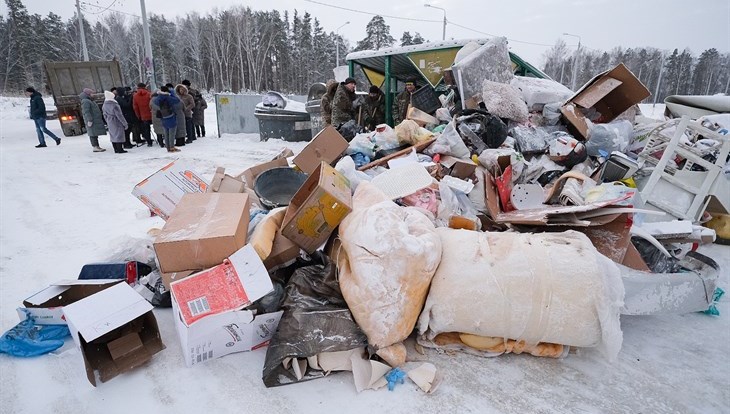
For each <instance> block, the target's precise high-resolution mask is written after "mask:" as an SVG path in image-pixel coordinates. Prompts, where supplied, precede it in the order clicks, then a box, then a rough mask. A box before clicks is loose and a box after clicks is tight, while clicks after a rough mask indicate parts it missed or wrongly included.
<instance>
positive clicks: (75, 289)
mask: <svg viewBox="0 0 730 414" xmlns="http://www.w3.org/2000/svg"><path fill="white" fill-rule="evenodd" d="M119 282H121V280H120V279H111V280H110V279H96V280H92V279H88V280H63V281H59V282H56V283H54V284H52V285H50V286H48V287H47V288H45V289H43V290H41V291H39V292H37V293H35V294H34V295H32V296H30V297H29V298H27V299H25V300H24V301H23V306H25V308H18V316H20V320H24V319H25V317H26V314H28V315H30V316H31V317H33V319H34V320H35V323H36V324H38V325H66V318H65V317H64V316H63V307H64V306H66V305H70V304H72V303H74V302H76V301H79V300H81V299H83V298H85V297H87V296H91V295H93V294H95V293H97V292H101V291H102V290H104V289H106V288H108V287H111V286H113V285H115V284H117V283H119Z"/></svg>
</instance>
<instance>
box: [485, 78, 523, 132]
mask: <svg viewBox="0 0 730 414" xmlns="http://www.w3.org/2000/svg"><path fill="white" fill-rule="evenodd" d="M482 100H483V101H484V105H485V106H486V107H487V112H489V113H490V114H492V115H496V116H498V117H500V118H507V119H511V120H513V121H517V122H525V121H527V116H528V112H527V105H526V104H525V101H523V100H522V96H520V92H519V91H518V90H517V89H515V88H514V87H513V86H512V85H510V84H504V83H499V82H492V81H490V80H484V82H482Z"/></svg>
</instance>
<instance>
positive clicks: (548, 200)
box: [0, 40, 730, 392]
mask: <svg viewBox="0 0 730 414" xmlns="http://www.w3.org/2000/svg"><path fill="white" fill-rule="evenodd" d="M464 49H466V50H467V51H468V50H471V53H468V54H467V53H466V52H465V53H464V54H462V56H457V63H456V64H455V65H454V66H453V67H452V68H451V70H452V71H453V79H455V81H454V84H453V85H451V89H450V91H449V92H448V93H447V94H445V96H444V97H443V99H442V100H441V102H442V104H443V105H442V107H441V108H438V109H436V110H435V111H433V112H432V113H427V112H425V111H422V110H419V109H418V108H410V109H409V111H408V119H406V120H404V121H403V122H402V123H400V124H399V125H396V126H395V128H391V127H389V126H388V125H379V126H378V127H377V128H376V130H375V131H374V132H371V133H366V134H357V135H355V136H354V137H353V138H352V139H351V140H349V141H348V140H346V139H344V138H343V136H342V135H341V134H340V133H339V132H338V131H337V130H335V129H334V128H333V127H331V126H328V127H325V128H324V129H323V130H322V131H320V132H319V133H318V134H317V135H316V136H315V137H314V138H313V139H312V140H311V141H310V142H309V144H308V145H307V146H306V147H305V148H304V149H303V150H302V151H301V152H300V153H299V154H297V155H296V156H295V155H294V154H293V153H292V152H291V151H289V150H284V151H282V153H281V154H279V155H278V156H277V157H275V158H274V159H272V160H271V161H269V162H266V163H263V164H260V165H256V166H253V167H251V168H248V169H247V170H245V171H244V172H242V173H241V174H239V175H237V176H232V175H228V174H226V173H225V169H223V168H219V169H218V170H217V171H216V174H215V176H214V177H213V179H212V181H211V182H207V181H206V180H204V179H203V178H201V177H200V175H199V174H197V173H195V172H194V171H192V170H191V169H190V168H188V167H187V166H185V165H184V163H183V162H182V161H175V162H173V163H171V164H169V165H166V166H164V167H163V168H162V169H160V170H159V171H158V172H156V173H155V174H153V175H151V176H150V177H148V178H147V179H145V180H144V181H142V182H141V183H139V184H138V185H137V186H136V187H135V188H134V190H133V194H134V195H135V196H136V197H137V198H139V199H140V200H141V201H142V202H143V203H144V204H145V205H146V206H148V207H149V209H150V211H152V212H153V213H154V214H156V215H158V216H159V217H161V218H163V219H164V220H165V221H166V222H165V225H164V227H163V228H162V229H160V230H159V231H158V232H157V233H156V234H155V240H154V243H153V247H154V257H153V258H152V260H145V259H140V261H141V262H144V263H138V262H137V261H134V260H132V259H134V258H132V257H130V258H129V259H130V260H132V261H130V262H129V263H126V264H123V268H121V269H120V268H116V269H115V270H114V271H110V272H108V273H109V274H106V275H105V274H102V273H103V272H100V271H96V272H92V275H96V276H98V277H99V278H98V279H89V277H88V276H87V277H84V278H81V280H78V281H72V282H62V283H59V284H57V285H54V286H51V287H49V288H48V289H47V290H46V291H43V292H40V293H38V294H36V295H33V296H32V297H30V298H28V299H26V300H25V301H24V302H23V305H24V307H23V308H21V309H20V313H21V314H22V318H23V319H24V320H25V321H24V322H23V323H21V324H20V325H18V327H16V328H14V330H11V331H10V332H8V333H6V335H5V336H4V337H3V341H4V342H3V343H4V344H7V343H8V342H13V341H15V345H18V344H19V343H20V345H21V346H20V347H19V348H23V349H31V345H33V344H30V342H32V341H31V340H30V339H29V337H28V335H26V334H24V332H27V331H28V327H27V325H28V324H29V323H31V324H32V323H35V324H37V325H39V326H58V325H59V324H60V325H63V324H66V323H67V324H68V329H69V330H70V332H71V335H72V336H73V338H74V341H75V342H76V343H77V345H78V347H79V348H80V349H81V351H82V353H83V355H84V364H85V366H86V369H87V372H88V375H89V380H90V381H91V382H92V384H95V378H97V377H98V378H100V380H101V381H102V382H103V381H106V380H108V379H110V378H112V377H113V376H115V375H117V374H119V373H121V372H123V371H125V370H128V369H132V368H134V367H137V366H139V365H140V364H142V363H144V362H145V361H147V360H149V359H151V358H152V355H154V354H155V353H156V352H160V351H161V350H162V349H164V345H163V344H162V341H161V338H160V335H159V330H158V329H157V323H156V321H155V319H154V315H153V314H152V313H151V312H150V310H151V309H152V305H155V306H171V307H172V312H173V313H174V320H175V327H176V330H177V333H178V336H179V341H180V345H181V347H182V350H183V356H184V359H185V364H186V365H188V366H192V365H196V364H201V363H205V362H206V361H210V360H212V359H215V358H220V357H223V356H225V355H227V354H230V353H233V352H240V351H248V350H252V349H257V348H259V347H263V346H266V345H267V344H268V348H267V354H266V360H265V363H264V367H263V373H262V378H263V382H264V384H265V385H266V386H279V385H284V384H290V383H295V382H299V381H305V380H311V379H316V378H321V377H323V376H326V375H328V374H330V373H332V372H334V371H351V372H352V373H353V376H354V382H355V385H356V388H357V390H358V391H361V390H364V389H377V388H380V387H384V386H386V385H387V386H388V388H389V389H393V387H395V386H396V385H397V384H398V383H402V382H403V381H404V380H405V378H406V377H408V378H410V380H412V381H414V382H415V383H416V384H417V385H418V386H419V387H420V388H421V389H422V390H423V391H425V392H433V391H434V390H435V389H436V386H437V385H438V383H439V381H440V376H439V373H438V369H437V368H436V367H435V366H434V365H433V364H431V363H422V364H420V365H419V366H418V367H413V361H415V360H419V359H422V358H414V354H413V353H414V352H416V353H424V352H425V351H424V350H423V348H432V349H436V350H440V351H449V352H451V351H459V352H468V353H471V354H475V355H480V356H484V357H496V356H499V355H503V354H507V353H515V354H521V353H527V354H530V355H533V356H537V357H548V358H565V357H567V356H568V355H569V353H570V351H571V349H576V348H583V349H595V350H597V351H599V352H601V353H602V354H603V355H604V356H605V357H606V358H607V359H608V360H614V359H615V358H616V357H617V355H618V353H619V351H620V349H621V344H622V333H621V326H620V320H619V316H620V315H621V314H624V315H656V314H666V313H688V312H706V313H710V314H713V313H714V314H716V313H717V312H716V309H715V308H714V303H715V302H716V301H717V300H718V299H719V297H720V296H721V295H722V290H721V289H720V288H719V287H717V281H718V274H719V268H718V265H717V264H716V263H715V262H714V261H713V260H712V259H710V258H709V257H706V256H703V255H701V254H699V253H697V252H695V251H694V250H696V248H697V245H699V244H702V243H711V242H713V241H715V239H716V237H717V234H716V232H715V231H714V230H712V229H710V228H708V227H705V226H701V225H700V224H707V223H708V222H709V221H710V219H711V216H713V215H714V216H715V219H718V218H719V219H720V220H723V217H725V215H726V214H727V212H728V208H730V196H728V193H727V192H728V187H729V186H728V180H729V179H730V169H729V168H728V163H727V162H728V152H730V140H729V139H728V136H727V130H728V126H730V119H729V118H730V115H727V114H721V115H703V116H702V117H700V118H699V119H690V118H688V117H682V118H680V119H669V120H666V121H657V120H652V119H648V118H645V117H643V116H642V115H641V113H640V111H639V110H638V106H637V104H638V103H639V102H640V101H641V100H643V99H644V98H646V97H647V96H649V92H648V91H647V90H646V88H645V87H644V85H642V84H641V82H640V81H639V80H638V79H636V78H635V77H634V76H633V74H631V72H630V71H628V70H627V69H626V67H625V66H624V65H622V64H620V65H618V66H616V67H615V68H613V69H611V70H609V71H606V72H604V73H601V74H598V75H597V76H596V77H594V78H593V79H592V80H591V81H590V82H588V83H587V84H586V85H584V86H583V87H582V88H581V89H580V90H579V91H578V92H577V93H572V92H571V91H569V90H567V89H566V88H565V87H563V86H562V85H559V84H557V83H556V82H553V81H551V80H544V79H533V78H524V77H517V76H513V75H512V73H511V70H510V66H509V63H508V62H509V56H508V52H507V49H506V44H505V43H504V42H502V41H500V40H495V41H494V42H490V43H487V44H486V45H484V46H479V47H471V48H466V47H465V48H464ZM460 53H461V52H460ZM457 84H458V85H462V87H461V90H459V89H457V88H456V85H457ZM459 102H460V103H459ZM720 231H722V230H720ZM721 236H724V237H727V236H725V234H724V233H723V234H721ZM145 264H146V265H147V266H145ZM138 269H142V271H140V270H138ZM87 273H88V272H87ZM99 279H101V280H99ZM140 294H141V296H140ZM142 297H144V298H146V299H147V301H145V300H144V299H142ZM88 315H94V318H89V317H88ZM105 315H108V318H105ZM120 315H121V316H120ZM28 321H30V322H28ZM101 322H105V323H104V324H103V325H104V329H99V324H100V323H101ZM23 324H25V325H23ZM41 330H42V329H41ZM9 334H10V335H9ZM53 334H54V335H51V336H52V339H48V340H45V339H43V338H41V337H40V336H38V337H36V338H35V339H36V340H37V341H36V342H38V343H39V344H40V345H39V348H38V349H37V350H36V352H35V353H34V354H37V353H43V352H48V349H52V348H53V346H48V345H49V343H48V341H50V340H55V341H56V342H58V340H57V339H56V338H57V337H58V334H57V333H56V332H53ZM61 335H63V333H62V334H61ZM8 336H10V338H7V337H8ZM56 342H54V343H53V345H56ZM61 342H62V341H61ZM25 343H28V347H25ZM59 346H60V345H59ZM0 349H2V348H0ZM2 350H3V351H6V352H8V351H7V350H6V349H2Z"/></svg>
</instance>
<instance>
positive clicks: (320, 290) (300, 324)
mask: <svg viewBox="0 0 730 414" xmlns="http://www.w3.org/2000/svg"><path fill="white" fill-rule="evenodd" d="M312 259H313V260H314V264H312V265H309V266H305V267H301V268H299V269H297V270H296V271H295V272H294V274H293V275H292V276H291V279H290V280H289V283H288V284H287V286H286V298H285V299H284V304H283V306H282V308H283V310H284V314H283V315H282V317H281V321H280V322H279V328H278V329H277V330H276V333H275V334H274V336H273V338H271V342H270V343H269V347H268V349H267V350H266V360H265V361H264V370H263V381H264V384H265V385H266V386H267V387H274V386H278V385H285V384H291V383H294V382H297V376H296V375H295V373H294V372H293V370H292V368H290V369H287V368H285V367H284V365H283V362H284V360H285V359H287V358H308V357H313V356H315V355H317V354H320V353H322V352H335V351H347V350H350V349H355V348H361V347H364V346H365V345H367V339H366V337H365V334H363V332H362V331H361V330H360V328H359V327H358V326H357V324H356V323H355V321H354V320H353V318H352V314H351V313H350V310H349V309H348V308H347V304H346V303H345V300H344V299H343V297H342V293H341V292H340V287H339V284H338V283H337V274H336V268H335V265H334V263H332V261H331V260H330V258H329V257H327V256H326V255H324V254H323V253H321V252H315V253H314V254H313V255H312ZM324 375H325V372H323V371H319V370H314V369H307V370H306V372H304V373H302V378H301V380H300V381H307V380H312V379H316V378H321V377H323V376H324Z"/></svg>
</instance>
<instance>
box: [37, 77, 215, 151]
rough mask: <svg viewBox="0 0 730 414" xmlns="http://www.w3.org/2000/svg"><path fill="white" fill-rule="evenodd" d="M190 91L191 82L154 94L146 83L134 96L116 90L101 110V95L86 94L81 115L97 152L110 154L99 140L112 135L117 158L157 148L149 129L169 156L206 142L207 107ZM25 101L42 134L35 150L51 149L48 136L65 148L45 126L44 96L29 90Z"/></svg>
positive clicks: (106, 93)
mask: <svg viewBox="0 0 730 414" xmlns="http://www.w3.org/2000/svg"><path fill="white" fill-rule="evenodd" d="M190 85H191V84H190V81H189V80H187V79H186V80H183V81H182V82H181V83H180V84H179V85H177V86H173V85H172V84H170V83H168V84H167V85H165V86H161V87H160V88H159V89H158V90H157V91H155V92H154V93H150V91H149V90H148V89H147V86H146V85H145V84H144V83H139V84H137V88H136V90H134V91H132V89H131V88H129V87H115V88H111V89H110V90H108V91H104V104H103V105H102V106H101V108H99V105H98V104H97V103H96V102H95V101H94V99H93V95H95V94H96V91H94V90H93V89H90V88H84V90H83V92H81V94H80V95H79V98H80V99H81V114H82V117H83V120H84V123H85V126H86V132H87V134H88V136H89V140H90V141H91V146H92V149H93V151H94V152H104V151H106V149H104V148H102V147H101V146H100V145H99V137H100V136H102V135H106V134H107V129H108V131H109V138H110V141H111V143H112V146H113V147H114V152H115V153H118V154H122V153H126V152H127V151H126V149H130V148H134V147H135V146H142V145H144V144H145V143H146V144H147V146H148V147H152V146H153V141H152V134H151V130H150V128H152V130H154V133H155V135H156V136H157V144H158V145H159V146H160V147H162V148H165V149H167V151H168V152H178V151H180V149H179V148H178V147H181V146H184V145H185V144H190V143H192V142H193V141H195V140H196V139H197V138H199V137H205V116H204V113H205V109H206V108H207V107H208V104H207V102H206V101H205V99H204V98H203V96H202V95H201V93H200V92H199V91H198V90H196V89H193V88H191V86H190ZM26 95H27V96H28V97H30V107H31V108H30V109H31V110H30V113H31V118H32V119H33V121H34V122H35V125H36V132H37V133H38V141H39V145H37V146H36V148H43V147H46V143H45V139H44V136H43V134H44V133H45V134H47V135H48V136H50V137H51V138H53V139H54V140H55V141H56V144H57V145H58V144H60V143H61V139H60V138H58V137H57V136H56V135H54V134H53V133H52V132H51V131H49V130H48V129H47V128H46V126H45V121H46V108H45V104H44V103H43V98H42V97H41V94H40V93H39V92H38V91H36V90H35V89H33V88H32V87H29V88H27V89H26ZM105 121H106V122H105ZM130 136H131V138H130ZM132 140H133V141H134V144H133V143H132ZM135 144H136V145H135Z"/></svg>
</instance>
